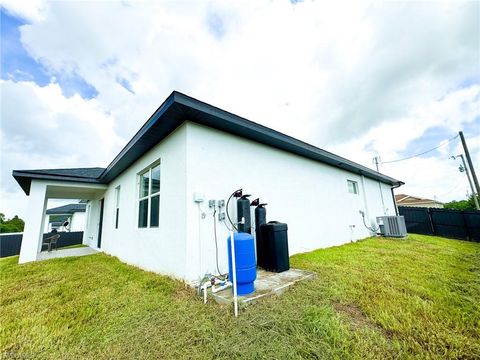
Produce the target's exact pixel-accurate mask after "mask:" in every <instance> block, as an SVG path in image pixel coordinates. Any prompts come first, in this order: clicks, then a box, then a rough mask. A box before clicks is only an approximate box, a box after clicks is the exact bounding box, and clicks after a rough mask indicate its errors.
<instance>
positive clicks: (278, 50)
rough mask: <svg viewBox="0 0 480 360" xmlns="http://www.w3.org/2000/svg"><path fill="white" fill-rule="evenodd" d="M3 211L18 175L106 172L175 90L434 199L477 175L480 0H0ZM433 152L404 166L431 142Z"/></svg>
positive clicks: (15, 199)
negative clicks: (471, 169)
mask: <svg viewBox="0 0 480 360" xmlns="http://www.w3.org/2000/svg"><path fill="white" fill-rule="evenodd" d="M0 12H1V76H0V78H1V79H0V83H1V134H0V141H1V158H0V160H1V173H0V181H1V183H0V196H1V205H0V212H3V213H5V214H6V215H7V217H11V216H13V215H15V214H18V215H20V216H24V215H25V213H26V209H27V204H28V197H27V196H26V195H25V194H24V193H23V192H22V190H21V189H20V187H19V185H18V184H17V183H16V182H15V180H14V179H13V178H12V176H11V173H12V170H13V169H43V168H70V167H90V166H102V167H105V166H107V165H108V164H109V162H110V161H111V160H112V159H113V158H114V156H115V155H116V154H117V153H118V152H119V151H120V150H121V149H122V147H123V146H124V145H125V144H126V143H127V142H128V140H129V139H130V138H131V137H132V136H133V135H134V134H135V132H136V131H137V130H138V129H139V128H140V127H141V125H142V124H143V123H144V122H145V121H146V120H147V119H148V117H149V116H150V115H151V114H152V113H153V112H154V110H155V109H156V108H157V107H158V106H159V105H160V104H161V103H162V102H163V100H164V99H165V98H166V97H167V96H168V95H169V94H170V93H171V92H172V91H173V90H178V91H181V92H183V93H186V94H188V95H190V96H193V97H195V98H197V99H199V100H202V101H205V102H208V103H210V104H212V105H215V106H218V107H220V108H223V109H225V110H227V111H230V112H233V113H235V114H237V115H240V116H243V117H246V118H248V119H250V120H252V121H255V122H258V123H260V124H263V125H265V126H268V127H271V128H273V129H275V130H278V131H281V132H283V133H286V134H288V135H290V136H293V137H296V138H298V139H301V140H303V141H306V142H308V143H311V144H313V145H315V146H318V147H320V148H323V149H325V150H328V151H331V152H333V153H336V154H338V155H340V156H343V157H346V158H348V159H351V160H353V161H356V162H358V163H360V164H363V165H366V166H369V167H371V168H374V164H373V162H372V159H373V157H375V156H379V157H380V159H381V161H382V163H381V164H380V165H379V166H380V171H381V172H383V173H385V174H387V175H390V176H392V177H394V178H397V179H399V180H402V181H404V182H405V183H406V184H405V185H404V186H402V187H401V188H400V189H399V190H398V191H397V193H406V194H410V195H415V196H420V197H424V198H431V199H433V198H435V199H437V200H439V201H443V202H446V201H450V200H454V199H456V200H460V199H463V198H465V197H466V195H467V193H469V192H470V190H469V185H468V182H467V179H466V177H465V174H464V173H461V172H459V171H458V165H459V160H458V159H457V160H452V159H450V157H451V156H452V155H458V154H460V153H462V148H461V143H460V141H459V139H458V137H457V138H455V139H453V140H451V141H449V139H452V138H453V137H455V136H456V135H457V134H458V131H460V130H463V132H464V134H465V137H466V139H467V143H468V146H469V149H470V153H471V156H472V160H473V162H474V164H475V165H476V168H477V172H478V175H479V176H480V2H433V1H430V2H410V1H408V2H401V1H395V2H367V1H352V2H344V1H339V2H337V1H335V2H334V1H330V2H328V1H309V0H304V1H293V0H292V1H287V0H285V1H280V0H279V1H264V0H257V1H241V2H230V1H228V2H225V1H193V0H191V1H188V0H184V1H151V2H149V1H141V2H139V1H103V2H95V1H54V2H47V1H42V0H31V1H17V0H0ZM437 146H440V147H439V148H438V149H436V150H434V151H431V152H428V153H426V154H425V155H422V156H419V157H413V158H411V159H409V160H404V161H398V162H390V161H393V160H397V159H402V158H406V157H410V156H412V155H415V154H418V153H422V152H424V151H426V150H429V149H431V148H434V147H437Z"/></svg>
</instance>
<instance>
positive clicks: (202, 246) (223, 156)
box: [13, 92, 403, 283]
mask: <svg viewBox="0 0 480 360" xmlns="http://www.w3.org/2000/svg"><path fill="white" fill-rule="evenodd" d="M292 121H294V120H292ZM13 176H14V177H15V179H16V180H17V181H18V183H19V184H20V186H21V187H22V189H23V190H24V191H25V193H26V194H27V195H29V197H30V199H29V210H28V213H27V217H26V225H25V233H24V237H23V243H22V249H21V254H20V260H19V261H20V262H21V263H24V262H27V261H34V260H36V259H37V258H38V253H39V249H40V245H41V242H40V239H41V234H42V232H43V224H44V219H43V214H45V205H46V202H47V200H48V199H49V198H70V199H88V200H89V201H88V204H87V209H86V213H87V224H86V230H85V232H84V239H83V241H84V244H87V245H89V246H91V247H94V248H101V250H102V251H104V252H106V253H108V254H111V255H115V256H118V257H119V258H120V259H121V260H123V261H125V262H127V263H130V264H133V265H137V266H139V267H141V268H143V269H147V270H151V271H155V272H158V273H162V274H168V275H171V276H174V277H177V278H181V279H184V280H186V281H187V282H191V283H193V282H196V281H198V280H199V279H200V278H201V277H202V276H203V275H204V274H205V273H207V272H211V273H214V272H216V270H215V268H216V265H215V263H216V261H215V258H216V256H215V249H216V241H215V234H214V222H215V225H216V230H217V232H216V235H217V240H218V254H219V266H220V269H221V271H226V270H227V237H228V230H227V226H225V224H224V223H223V221H220V220H219V218H218V215H219V214H218V211H217V216H215V217H214V216H213V209H211V208H209V200H227V199H228V197H229V195H230V194H231V193H232V192H233V191H235V190H237V189H239V188H244V189H249V191H251V193H252V195H253V196H252V199H253V198H255V197H260V198H261V199H268V205H267V207H266V208H267V220H268V221H270V220H278V221H282V222H285V223H287V224H288V238H289V249H290V254H291V255H292V254H295V253H300V252H305V251H310V250H314V249H317V248H322V247H328V246H334V245H341V244H344V243H346V242H350V241H353V240H357V239H361V238H365V237H367V236H369V235H371V233H370V231H369V230H367V229H366V227H365V226H364V225H363V220H362V217H361V215H360V211H363V212H364V213H365V217H366V219H365V222H366V223H367V224H368V225H371V224H373V223H375V217H376V216H380V215H384V214H389V215H395V203H394V198H393V191H392V188H395V187H398V186H400V185H402V184H403V183H402V182H401V181H399V180H396V179H393V178H391V177H389V176H386V175H383V174H381V173H378V172H376V171H373V170H371V169H369V168H367V167H365V166H362V165H359V164H356V163H354V162H352V161H350V160H347V159H345V158H342V157H340V156H337V155H334V154H332V153H330V152H327V151H325V150H322V149H319V148H317V147H315V146H312V145H309V144H307V143H304V142H302V141H299V140H297V139H294V138H292V137H290V136H287V135H284V134H282V133H280V132H277V131H275V130H272V129H269V128H267V127H265V126H262V125H259V124H257V123H254V122H252V121H249V120H247V119H244V118H241V117H239V116H237V115H234V114H232V113H229V112H226V111H224V110H221V109H219V108H216V107H214V106H211V105H209V104H206V103H203V102H201V101H198V100H196V99H193V98H191V97H189V96H186V95H184V94H181V93H178V92H173V93H172V94H171V95H170V96H169V97H168V98H167V99H166V100H165V102H164V103H163V104H162V105H161V106H160V107H159V108H158V109H157V110H156V111H155V113H154V114H153V115H152V116H151V117H150V118H149V119H148V121H147V122H146V123H145V124H144V125H143V127H142V128H141V129H140V130H139V131H138V132H137V133H136V134H135V136H134V137H133V138H132V139H131V140H130V141H129V143H128V144H127V145H126V146H125V148H124V149H123V150H122V151H121V152H120V153H119V154H118V155H117V156H116V157H115V159H114V160H113V161H112V162H111V163H110V165H108V167H107V168H105V169H102V168H76V169H58V170H14V171H13ZM201 199H204V201H203V202H198V201H200V200H201ZM195 200H197V201H195ZM222 211H224V210H222ZM229 212H230V216H231V217H232V218H236V214H235V213H236V204H235V202H234V201H231V202H230V206H229Z"/></svg>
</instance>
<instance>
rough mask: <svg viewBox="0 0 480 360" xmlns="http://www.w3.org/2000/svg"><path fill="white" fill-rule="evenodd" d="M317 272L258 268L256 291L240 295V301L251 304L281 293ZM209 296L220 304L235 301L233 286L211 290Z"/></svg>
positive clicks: (240, 302) (244, 304) (242, 303)
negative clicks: (276, 271)
mask: <svg viewBox="0 0 480 360" xmlns="http://www.w3.org/2000/svg"><path fill="white" fill-rule="evenodd" d="M314 276H315V273H313V272H311V271H306V270H299V269H290V270H287V271H284V272H281V273H273V272H269V271H265V270H262V269H257V280H255V291H254V292H253V293H251V294H249V295H246V296H239V297H238V303H239V305H240V306H242V305H243V306H246V305H249V304H251V303H253V302H255V300H258V299H261V298H263V297H267V296H272V295H279V294H281V293H283V292H284V291H285V290H287V289H288V288H289V287H290V286H292V285H293V284H295V283H297V282H299V281H303V280H307V279H311V278H313V277H314ZM208 298H209V299H211V298H213V299H214V300H215V301H216V302H218V303H220V304H230V303H233V292H232V288H228V289H225V290H222V291H219V292H217V293H215V294H213V293H212V292H211V290H209V292H208Z"/></svg>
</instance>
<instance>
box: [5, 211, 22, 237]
mask: <svg viewBox="0 0 480 360" xmlns="http://www.w3.org/2000/svg"><path fill="white" fill-rule="evenodd" d="M24 227H25V221H23V220H22V219H20V218H19V217H18V216H17V215H15V216H14V217H13V218H11V219H7V218H6V217H5V214H3V213H0V233H13V232H23V228H24Z"/></svg>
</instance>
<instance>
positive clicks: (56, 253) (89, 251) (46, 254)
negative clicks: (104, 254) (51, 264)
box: [37, 246, 99, 261]
mask: <svg viewBox="0 0 480 360" xmlns="http://www.w3.org/2000/svg"><path fill="white" fill-rule="evenodd" d="M98 252H99V250H98V249H94V248H91V247H89V246H84V247H77V248H72V249H58V250H52V251H42V252H40V253H39V254H38V256H37V261H42V260H50V259H58V258H64V257H70V256H85V255H93V254H96V253H98Z"/></svg>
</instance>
